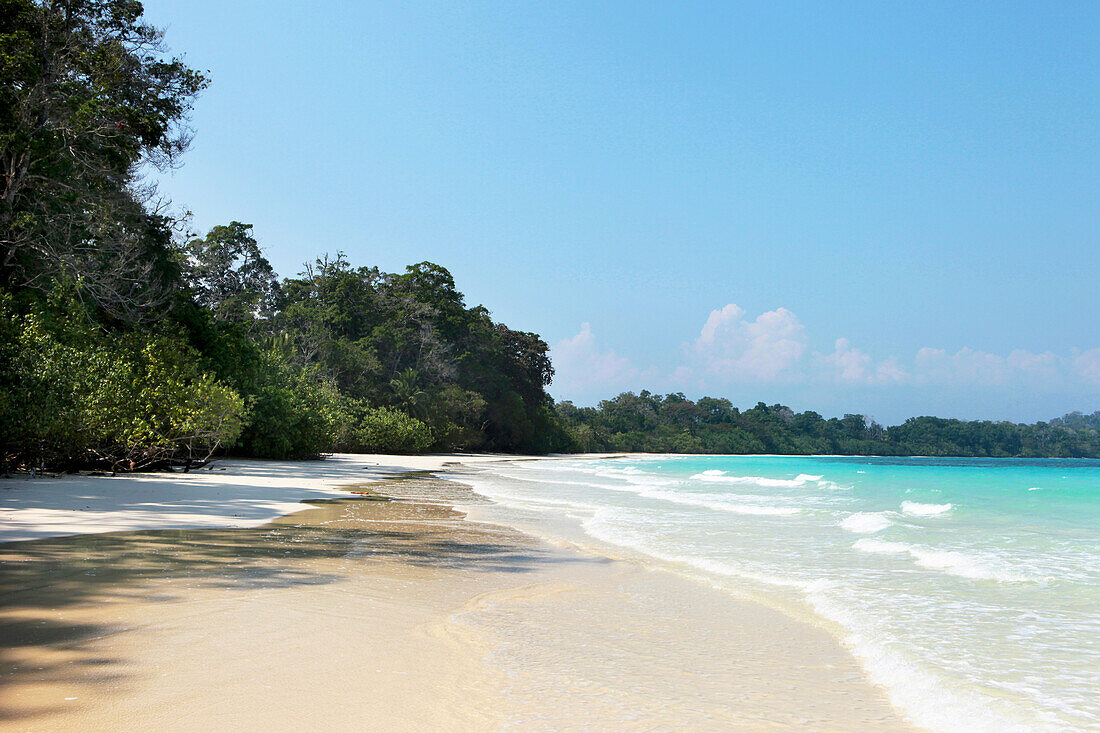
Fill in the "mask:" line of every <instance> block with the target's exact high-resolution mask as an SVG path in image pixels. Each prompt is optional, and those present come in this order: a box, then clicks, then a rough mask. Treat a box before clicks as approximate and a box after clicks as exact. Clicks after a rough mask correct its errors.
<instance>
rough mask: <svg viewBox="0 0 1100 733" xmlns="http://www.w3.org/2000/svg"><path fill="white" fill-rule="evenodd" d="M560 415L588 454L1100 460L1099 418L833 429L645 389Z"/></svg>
mask: <svg viewBox="0 0 1100 733" xmlns="http://www.w3.org/2000/svg"><path fill="white" fill-rule="evenodd" d="M556 409H557V413H558V415H559V416H560V417H561V419H562V420H563V421H564V422H565V425H566V430H567V431H568V433H569V436H570V439H571V441H572V442H573V444H574V446H575V449H576V450H579V451H583V452H600V451H642V452H652V453H782V454H795V455H813V454H841V455H876V456H968V457H969V456H974V457H977V456H988V457H1014V456H1022V457H1055V458H1100V412H1094V413H1093V414H1091V415H1082V414H1081V413H1079V412H1073V413H1070V414H1068V415H1066V416H1064V417H1060V418H1055V419H1053V420H1051V421H1050V422H1038V423H1035V424H1032V425H1022V424H1016V423H1009V422H991V421H988V420H981V421H969V422H967V421H962V420H948V419H944V418H939V417H914V418H910V419H908V420H906V421H905V422H904V423H902V424H901V425H895V426H893V427H889V428H886V427H883V426H882V425H879V424H878V423H876V422H874V421H873V420H870V419H868V418H866V417H864V416H863V415H845V416H844V417H842V418H835V417H834V418H831V419H828V420H826V419H825V418H823V417H822V416H821V415H819V414H817V413H816V412H798V413H796V412H794V411H793V410H791V408H789V407H786V406H784V405H770V406H769V405H766V404H764V403H763V402H760V403H757V405H756V407H753V408H752V409H748V410H744V411H742V410H739V409H738V408H736V407H734V406H733V405H732V404H731V403H730V401H729V400H726V399H719V398H714V397H702V398H700V399H699V400H697V401H694V402H693V401H691V400H689V399H687V398H686V397H684V395H682V394H669V395H664V396H661V395H657V394H652V393H650V392H647V391H644V390H643V391H642V392H641V394H634V393H633V392H626V393H623V394H621V395H619V396H618V397H616V398H615V399H613V400H605V401H603V402H600V403H599V407H576V406H574V405H573V404H572V403H570V402H559V403H558V404H557V405H556Z"/></svg>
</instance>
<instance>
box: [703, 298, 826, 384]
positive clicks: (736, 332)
mask: <svg viewBox="0 0 1100 733" xmlns="http://www.w3.org/2000/svg"><path fill="white" fill-rule="evenodd" d="M745 316H746V313H745V310H744V309H743V308H740V307H739V306H737V305H735V304H733V303H730V304H729V305H727V306H725V307H724V308H722V309H720V310H715V311H711V313H710V316H709V317H708V318H707V322H706V323H705V324H703V328H702V330H701V331H700V333H699V337H698V338H697V339H696V340H695V342H694V343H693V344H692V345H691V346H690V347H689V349H688V351H689V354H690V356H691V358H692V361H693V362H695V363H696V364H697V365H698V367H699V369H700V370H701V371H702V372H704V373H706V374H709V375H715V376H720V377H722V378H724V379H726V380H729V381H742V380H760V381H765V380H772V379H776V378H777V377H782V376H789V375H791V374H793V369H794V367H795V366H796V365H797V364H798V362H799V360H800V359H801V358H802V354H803V353H804V352H805V350H806V336H805V328H803V326H802V323H801V322H799V320H798V317H797V316H796V315H795V314H794V313H792V312H790V311H789V310H787V309H786V308H777V309H775V310H773V311H767V312H766V313H761V314H760V315H759V316H757V317H756V319H755V320H752V321H750V320H747V319H746V318H745Z"/></svg>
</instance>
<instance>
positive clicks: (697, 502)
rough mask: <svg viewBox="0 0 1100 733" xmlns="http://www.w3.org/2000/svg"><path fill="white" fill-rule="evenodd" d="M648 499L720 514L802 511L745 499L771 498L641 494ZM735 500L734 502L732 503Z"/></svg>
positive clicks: (662, 492) (658, 492)
mask: <svg viewBox="0 0 1100 733" xmlns="http://www.w3.org/2000/svg"><path fill="white" fill-rule="evenodd" d="M640 495H641V496H644V497H646V498H648V499H660V500H662V501H669V502H672V503H674V504H686V505H688V506H697V507H703V508H706V509H714V510H715V511H719V512H730V513H732V514H755V515H758V516H790V515H792V514H798V513H800V512H801V511H802V510H801V509H799V508H798V507H788V506H774V505H766V504H746V503H744V500H745V499H765V500H767V499H768V498H769V497H755V496H732V497H723V496H714V495H712V494H693V493H690V492H677V491H643V492H641V494H640ZM731 499H733V501H731Z"/></svg>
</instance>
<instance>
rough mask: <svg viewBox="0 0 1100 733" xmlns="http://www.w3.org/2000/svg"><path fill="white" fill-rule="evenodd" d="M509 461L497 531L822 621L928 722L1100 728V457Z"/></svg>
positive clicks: (488, 481)
mask: <svg viewBox="0 0 1100 733" xmlns="http://www.w3.org/2000/svg"><path fill="white" fill-rule="evenodd" d="M500 465H501V466H503V467H502V468H496V467H494V468H493V469H492V470H491V471H486V472H482V473H478V474H475V475H474V476H472V477H470V479H469V481H470V483H472V484H473V485H474V487H475V489H476V490H477V491H478V492H479V493H481V494H483V495H484V496H486V497H488V498H490V499H492V500H493V502H494V506H493V507H491V508H490V511H489V514H488V515H487V518H492V514H493V513H494V512H495V513H496V514H497V515H498V517H499V518H500V519H501V520H503V521H507V522H509V523H513V524H518V525H520V526H523V527H525V528H528V529H532V530H535V531H538V532H541V533H543V534H546V535H548V536H550V537H552V538H556V539H560V540H565V541H569V542H574V543H578V544H582V545H589V546H596V547H598V548H599V549H601V550H604V551H611V552H613V553H618V554H621V555H626V556H629V557H631V558H633V559H635V560H640V561H642V562H645V563H648V564H652V565H655V566H659V567H662V568H665V569H667V570H670V571H673V572H678V573H682V574H687V575H690V576H692V577H695V578H697V579H698V580H699V581H700V582H703V583H708V584H710V585H713V586H716V587H719V588H722V589H725V590H727V591H728V592H731V593H736V594H739V595H748V596H751V597H754V598H757V599H759V600H764V601H766V602H768V603H772V604H774V605H776V606H778V607H781V608H783V609H784V610H787V611H789V612H791V613H794V614H796V615H801V616H803V617H805V618H808V619H810V620H815V621H817V622H819V623H821V624H823V625H825V626H826V627H827V628H830V629H831V630H833V631H834V632H835V633H836V634H837V635H838V636H839V637H840V638H842V639H843V641H844V642H845V643H846V644H847V645H848V646H849V647H850V648H851V649H852V650H853V652H854V653H855V655H856V656H857V657H858V658H859V660H860V661H861V663H862V664H863V665H864V666H865V668H866V669H867V671H868V673H869V675H870V676H871V678H872V679H873V680H874V681H875V682H877V683H879V684H881V685H883V686H884V687H886V689H887V690H888V691H889V694H890V697H891V700H892V701H893V702H894V704H895V705H896V706H897V707H899V708H900V709H901V710H903V711H904V712H905V713H907V714H908V715H909V717H911V718H912V720H913V721H914V722H915V723H917V724H918V725H921V726H924V727H928V728H931V729H933V730H951V731H981V730H989V731H1007V730H1052V731H1054V730H1088V729H1096V730H1100V461H1086V460H1025V459H932V458H901V459H895V458H864V457H855V458H852V457H788V456H781V457H777V456H704V457H695V456H691V457H686V456H685V457H680V456H667V457H652V458H649V457H647V458H640V459H639V458H631V459H610V460H561V461H545V462H513V463H507V464H500Z"/></svg>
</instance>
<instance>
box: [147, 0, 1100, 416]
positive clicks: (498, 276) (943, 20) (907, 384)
mask: <svg viewBox="0 0 1100 733" xmlns="http://www.w3.org/2000/svg"><path fill="white" fill-rule="evenodd" d="M828 5H829V6H828V7H826V5H825V4H820V3H774V2H769V3H759V4H747V3H746V4H732V3H714V4H709V3H690V4H688V3H662V4H650V3H639V2H629V3H628V2H623V3H616V2H605V3H580V2H578V3H573V2H554V3H544V4H535V3H494V4H486V3H430V2H423V3H388V2H379V3H369V4H367V3H364V4H359V3H347V2H341V3H337V2H315V3H308V4H307V3H297V2H295V3H291V2H224V0H222V1H221V2H206V0H188V2H171V1H168V0H157V1H151V2H146V3H145V6H146V16H147V17H148V18H149V19H150V20H151V21H152V22H153V23H154V24H156V25H158V26H163V27H166V28H167V38H166V40H167V43H168V44H169V46H170V47H171V48H173V49H175V50H177V51H182V52H184V53H185V54H186V58H187V59H188V61H189V62H190V63H191V64H192V65H193V66H195V67H196V68H200V69H204V70H206V69H209V70H210V76H211V77H212V84H211V86H210V88H209V89H208V90H207V91H206V92H205V93H204V94H203V96H202V97H201V99H200V100H199V102H198V104H197V106H196V109H195V113H194V116H193V122H194V125H195V128H196V130H197V136H196V138H195V141H194V144H193V146H192V149H191V151H190V152H189V153H188V155H187V156H186V158H185V161H184V165H183V167H182V168H181V169H180V170H178V171H176V172H174V173H172V174H170V175H167V176H164V177H163V179H162V182H161V186H162V191H163V192H164V193H165V194H167V195H168V196H170V197H171V198H172V199H173V201H175V203H176V204H177V205H178V206H180V207H183V208H186V209H189V210H191V211H192V212H193V213H194V221H193V226H194V228H196V229H198V230H205V229H207V228H209V227H210V226H213V225H215V224H219V223H225V222H228V221H231V220H239V221H244V222H247V223H250V224H252V225H254V227H255V233H256V236H257V238H258V239H259V240H260V242H261V244H262V245H263V246H264V247H265V249H266V252H267V254H268V256H269V258H270V259H271V261H272V263H273V264H274V265H275V267H276V269H277V270H278V271H279V272H280V273H282V274H284V275H292V274H294V273H296V272H297V271H298V270H299V269H300V267H301V263H302V262H304V261H305V260H306V259H309V258H312V257H314V256H316V255H319V254H321V253H323V252H335V251H337V250H344V251H345V252H347V254H348V256H349V257H350V258H351V260H352V261H353V262H355V263H357V264H369V265H378V266H380V267H382V268H383V269H387V270H401V269H403V267H404V266H405V265H406V264H410V263H413V262H419V261H422V260H431V261H433V262H437V263H439V264H441V265H444V266H446V267H448V268H449V269H450V270H451V271H452V272H453V273H454V275H455V278H456V280H457V282H458V285H459V288H460V289H461V290H462V291H463V292H465V293H466V294H467V298H468V302H469V303H470V304H477V303H482V304H484V305H485V306H486V307H488V308H489V309H490V310H491V311H492V312H493V314H494V316H495V317H496V318H498V319H500V320H503V321H504V322H506V323H508V324H509V325H510V326H511V327H513V328H518V329H522V330H530V331H536V332H538V333H540V334H541V335H542V336H543V337H544V338H545V339H546V340H547V342H549V343H550V344H551V346H552V348H553V354H554V358H555V365H556V366H557V369H558V377H557V378H556V380H555V382H554V384H553V385H552V387H551V392H552V393H553V394H554V395H555V396H557V397H560V398H568V399H573V400H575V401H577V402H578V403H585V404H592V403H594V402H595V401H596V400H598V399H601V398H604V397H609V396H613V395H614V394H616V393H617V392H619V391H621V390H624V389H639V388H642V387H649V388H650V389H652V390H655V391H662V392H664V391H684V392H686V393H687V394H688V395H689V396H693V397H695V396H699V395H701V394H704V393H707V394H712V395H721V396H727V397H729V398H730V399H732V400H733V401H734V403H735V404H739V405H750V406H751V405H752V404H755V402H756V401H758V400H764V401H766V402H769V403H771V402H784V403H786V404H789V405H791V406H792V407H794V408H796V409H815V410H818V411H819V412H822V413H823V414H826V415H834V414H840V413H843V412H861V413H867V414H871V415H873V416H874V417H876V418H878V419H879V420H882V421H887V422H892V421H897V420H901V419H904V418H905V417H907V416H909V415H916V414H939V415H944V416H954V417H963V418H992V419H1014V420H1034V419H1041V418H1048V417H1053V416H1055V415H1058V414H1061V413H1062V412H1065V411H1067V410H1071V409H1081V410H1086V411H1091V410H1096V409H1100V317H1098V314H1100V288H1098V279H1100V278H1098V274H1100V51H1098V50H1097V46H1096V29H1097V28H1100V5H1097V4H1095V3H1072V2H1066V3H970V4H961V3H951V4H948V3H935V2H926V3H905V4H902V3H866V4H864V3H842V4H828Z"/></svg>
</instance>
